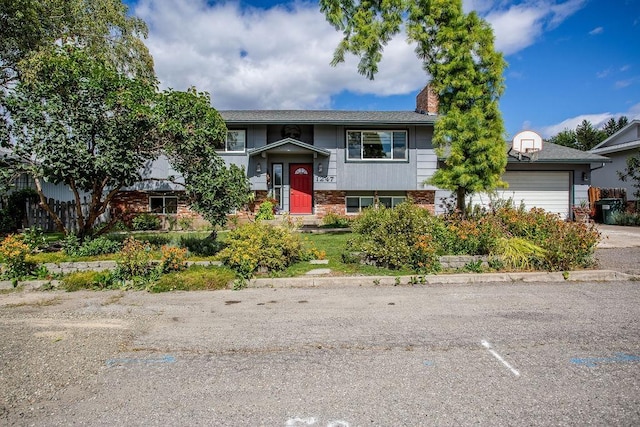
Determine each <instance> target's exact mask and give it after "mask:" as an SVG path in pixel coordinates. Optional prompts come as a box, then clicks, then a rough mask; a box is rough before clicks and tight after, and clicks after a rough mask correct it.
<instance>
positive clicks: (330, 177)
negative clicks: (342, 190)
mask: <svg viewBox="0 0 640 427" xmlns="http://www.w3.org/2000/svg"><path fill="white" fill-rule="evenodd" d="M336 181H337V179H336V176H335V175H327V176H320V175H316V182H336Z"/></svg>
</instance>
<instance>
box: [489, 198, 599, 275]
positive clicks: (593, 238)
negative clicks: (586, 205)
mask: <svg viewBox="0 0 640 427" xmlns="http://www.w3.org/2000/svg"><path fill="white" fill-rule="evenodd" d="M496 216H497V217H498V218H499V219H500V221H501V222H502V224H503V225H504V227H505V229H506V230H507V231H508V232H509V237H520V238H523V239H525V240H527V241H528V242H530V243H533V244H534V245H537V246H539V247H541V248H542V249H544V250H545V251H546V255H545V257H544V261H543V263H542V265H541V266H540V267H542V268H544V269H547V270H550V271H561V270H570V269H574V268H584V267H589V266H591V265H593V263H594V260H593V254H594V252H595V249H596V246H597V244H598V241H599V240H600V233H598V231H597V230H596V228H595V225H593V224H589V225H588V224H584V223H581V222H566V221H563V220H561V219H560V218H559V217H558V216H557V215H555V214H552V213H549V212H546V211H544V210H542V209H535V208H534V209H531V210H530V211H525V210H524V209H512V208H503V209H499V210H498V211H496Z"/></svg>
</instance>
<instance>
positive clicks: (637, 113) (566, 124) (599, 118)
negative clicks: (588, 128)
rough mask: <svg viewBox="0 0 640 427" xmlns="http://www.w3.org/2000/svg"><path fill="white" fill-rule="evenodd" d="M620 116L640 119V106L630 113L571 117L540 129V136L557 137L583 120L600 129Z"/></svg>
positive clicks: (635, 106)
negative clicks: (610, 120)
mask: <svg viewBox="0 0 640 427" xmlns="http://www.w3.org/2000/svg"><path fill="white" fill-rule="evenodd" d="M620 116H626V117H627V118H628V119H629V120H634V119H640V104H635V105H633V106H632V107H631V108H629V110H628V111H626V112H623V113H609V112H607V113H598V114H582V115H579V116H576V117H571V118H568V119H566V120H563V121H561V122H560V123H557V124H554V125H550V126H546V127H543V128H541V129H540V135H542V136H543V137H544V138H548V137H551V136H554V135H557V134H558V133H559V132H562V131H563V130H565V129H572V130H575V128H576V127H577V126H578V125H579V124H580V123H582V121H583V120H587V121H590V122H591V124H593V126H594V127H596V128H598V129H600V128H601V127H602V126H603V125H604V124H605V123H606V122H607V121H608V120H609V119H611V118H615V119H617V118H618V117H620Z"/></svg>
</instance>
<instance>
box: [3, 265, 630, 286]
mask: <svg viewBox="0 0 640 427" xmlns="http://www.w3.org/2000/svg"><path fill="white" fill-rule="evenodd" d="M565 275H566V278H565ZM626 280H640V276H634V275H631V274H625V273H621V272H619V271H613V270H578V271H569V272H566V273H563V272H554V273H548V272H532V273H519V272H512V273H479V274H476V273H462V274H440V275H433V276H419V275H415V276H395V277H394V276H330V277H326V276H325V277H309V276H306V277H288V278H273V279H270V278H266V279H253V280H250V281H249V283H248V287H249V288H339V287H345V286H358V287H376V286H410V285H416V286H423V285H473V284H478V283H517V282H520V283H553V282H556V283H559V282H563V281H566V282H614V281H626ZM412 282H413V283H412ZM59 285H60V280H28V281H24V282H20V283H19V284H18V287H17V288H14V287H13V284H12V283H11V282H10V281H8V280H3V281H0V290H12V289H21V290H25V291H38V290H42V289H51V288H53V289H55V288H57V287H58V286H59Z"/></svg>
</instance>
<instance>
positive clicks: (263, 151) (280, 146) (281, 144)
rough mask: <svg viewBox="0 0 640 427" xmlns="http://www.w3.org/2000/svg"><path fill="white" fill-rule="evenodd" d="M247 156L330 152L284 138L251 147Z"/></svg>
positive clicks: (326, 155)
mask: <svg viewBox="0 0 640 427" xmlns="http://www.w3.org/2000/svg"><path fill="white" fill-rule="evenodd" d="M247 154H249V157H253V156H257V155H260V156H262V157H266V156H267V154H313V158H314V159H315V158H317V157H318V156H321V157H329V156H330V155H331V152H330V151H329V150H325V149H324V148H318V147H314V146H313V145H309V144H307V143H304V142H302V141H298V140H297V139H293V138H285V139H281V140H280V141H276V142H272V143H271V144H267V145H265V146H264V147H260V148H252V149H249V150H247Z"/></svg>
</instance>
